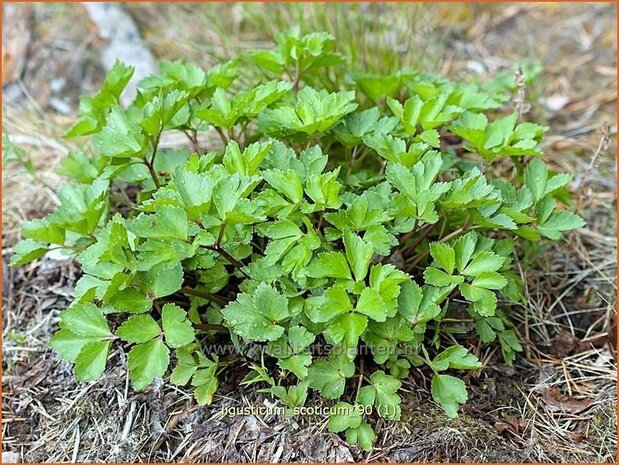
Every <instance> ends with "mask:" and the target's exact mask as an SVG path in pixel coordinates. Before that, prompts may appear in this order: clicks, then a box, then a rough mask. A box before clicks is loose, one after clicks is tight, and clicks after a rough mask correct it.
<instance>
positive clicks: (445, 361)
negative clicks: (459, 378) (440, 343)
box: [432, 345, 482, 371]
mask: <svg viewBox="0 0 619 465" xmlns="http://www.w3.org/2000/svg"><path fill="white" fill-rule="evenodd" d="M432 366H433V367H434V369H435V370H436V371H445V370H446V369H447V368H455V369H458V370H472V369H475V368H481V366H482V365H481V363H480V362H479V360H478V359H477V357H476V356H475V355H473V354H470V353H469V351H468V350H466V348H465V347H462V346H460V345H455V346H451V347H449V348H448V349H445V350H444V351H442V352H441V353H440V354H438V355H437V356H436V357H434V360H432Z"/></svg>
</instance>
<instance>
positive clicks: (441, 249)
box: [430, 242, 456, 274]
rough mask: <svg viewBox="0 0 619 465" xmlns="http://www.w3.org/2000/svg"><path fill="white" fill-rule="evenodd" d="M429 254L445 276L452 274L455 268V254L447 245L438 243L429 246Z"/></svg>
mask: <svg viewBox="0 0 619 465" xmlns="http://www.w3.org/2000/svg"><path fill="white" fill-rule="evenodd" d="M430 254H431V255H432V257H433V258H434V260H435V261H436V263H438V264H439V265H440V266H441V268H443V269H444V270H445V271H446V272H447V274H453V272H454V268H455V266H456V253H455V252H454V249H452V248H451V247H450V246H449V245H447V244H444V243H439V242H433V243H432V244H430Z"/></svg>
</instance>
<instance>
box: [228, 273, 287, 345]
mask: <svg viewBox="0 0 619 465" xmlns="http://www.w3.org/2000/svg"><path fill="white" fill-rule="evenodd" d="M221 312H222V314H223V316H224V319H225V320H226V322H227V323H228V324H229V325H230V326H231V327H232V328H233V329H234V332H235V333H236V334H238V335H240V336H242V337H243V338H245V339H247V340H249V341H274V340H276V339H277V338H279V337H280V336H281V335H282V334H284V328H283V327H282V326H280V325H279V324H278V322H280V321H281V320H283V319H285V318H287V317H288V316H289V312H288V299H287V298H286V297H285V296H283V295H282V294H280V293H279V292H277V290H276V289H275V288H273V287H271V286H269V285H268V284H266V283H260V285H259V286H258V287H257V288H256V290H255V291H254V293H252V294H245V293H242V294H239V295H238V296H237V298H236V301H235V302H232V303H229V304H228V305H227V306H226V307H225V308H224V309H223V310H222V311H221Z"/></svg>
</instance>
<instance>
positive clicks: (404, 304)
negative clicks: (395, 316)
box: [398, 279, 441, 325]
mask: <svg viewBox="0 0 619 465" xmlns="http://www.w3.org/2000/svg"><path fill="white" fill-rule="evenodd" d="M400 289H401V291H400V295H399V297H398V311H399V312H400V314H401V315H402V316H403V317H404V318H405V319H406V320H407V321H408V322H409V323H411V324H413V325H416V324H422V323H426V322H428V321H430V320H432V319H433V318H435V317H436V316H438V315H439V313H441V308H440V307H439V306H438V305H436V303H435V302H432V301H431V299H429V298H428V295H429V294H428V293H427V292H426V293H424V291H423V290H422V288H421V287H420V286H419V285H418V284H417V283H416V282H414V281H412V280H411V279H408V280H406V281H404V283H402V285H401V287H400Z"/></svg>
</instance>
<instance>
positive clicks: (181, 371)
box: [170, 348, 198, 386]
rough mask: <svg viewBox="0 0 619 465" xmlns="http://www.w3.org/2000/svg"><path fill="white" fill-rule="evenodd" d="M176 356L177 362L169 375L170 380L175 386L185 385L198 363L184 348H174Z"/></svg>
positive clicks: (196, 368)
mask: <svg viewBox="0 0 619 465" xmlns="http://www.w3.org/2000/svg"><path fill="white" fill-rule="evenodd" d="M176 358H177V359H178V363H177V364H176V366H175V367H174V369H173V370H172V374H171V375H170V382H172V383H173V384H176V385H177V386H185V385H186V384H187V383H188V382H189V380H190V379H191V377H192V376H193V375H194V373H195V372H196V371H197V370H198V364H197V363H196V361H195V359H194V357H193V355H192V353H191V351H188V350H186V349H185V348H179V349H177V350H176Z"/></svg>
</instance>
